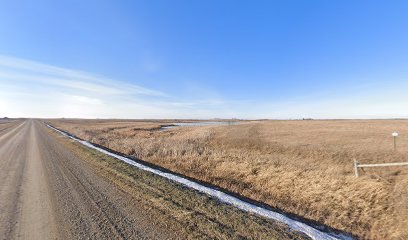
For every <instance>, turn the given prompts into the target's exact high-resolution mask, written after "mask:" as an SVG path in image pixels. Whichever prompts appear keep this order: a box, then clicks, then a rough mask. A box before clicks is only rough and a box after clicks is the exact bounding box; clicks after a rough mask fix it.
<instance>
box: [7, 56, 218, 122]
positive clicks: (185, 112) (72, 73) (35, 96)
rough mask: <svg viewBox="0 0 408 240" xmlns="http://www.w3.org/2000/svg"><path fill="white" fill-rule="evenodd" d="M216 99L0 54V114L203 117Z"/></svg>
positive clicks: (215, 104)
mask: <svg viewBox="0 0 408 240" xmlns="http://www.w3.org/2000/svg"><path fill="white" fill-rule="evenodd" d="M223 106H224V103H223V102H222V101H217V100H205V101H180V100H177V98H175V97H170V96H169V95H167V94H165V93H163V92H160V91H157V90H153V89H149V88H145V87H142V86H139V85H135V84H130V83H126V82H123V81H118V80H115V79H110V78H107V77H105V76H101V75H97V74H93V73H87V72H83V71H78V70H73V69H67V68H61V67H56V66H53V65H49V64H44V63H39V62H35V61H30V60H25V59H19V58H15V57H10V56H4V55H0V107H1V109H0V117H1V115H3V116H6V115H7V116H10V117H79V118H80V117H82V118H191V117H196V118H205V117H209V116H211V115H217V114H218V113H222V112H225V111H220V110H219V109H217V108H223Z"/></svg>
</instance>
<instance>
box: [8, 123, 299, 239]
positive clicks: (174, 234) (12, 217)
mask: <svg viewBox="0 0 408 240" xmlns="http://www.w3.org/2000/svg"><path fill="white" fill-rule="evenodd" d="M6 125H7V126H6ZM3 126H4V127H3ZM0 179H1V182H0V236H1V239H214V238H217V239H255V238H257V239H304V238H305V237H303V236H302V235H300V234H297V233H294V232H290V231H289V230H288V229H287V227H286V226H283V225H280V224H277V223H274V222H271V221H267V220H265V219H263V218H260V217H256V216H252V215H248V214H246V213H243V212H241V211H238V210H236V209H235V208H233V207H230V206H227V205H223V204H220V203H218V202H216V201H214V200H212V199H210V198H208V197H207V196H205V195H202V194H198V193H196V192H195V191H192V190H188V189H185V188H183V187H180V186H179V185H176V184H174V183H171V182H169V181H166V180H165V179H163V178H160V177H157V176H154V175H152V174H149V173H146V172H143V171H140V170H137V169H135V168H133V167H130V166H129V165H127V164H125V163H122V162H120V161H118V160H116V159H114V158H111V157H109V156H106V155H102V154H100V153H98V152H96V151H93V150H89V149H88V148H86V147H84V146H82V145H80V144H78V143H75V142H72V141H71V140H69V139H68V138H66V137H63V136H62V135H60V134H58V133H56V132H55V131H53V130H51V129H49V128H47V127H46V126H45V124H43V123H42V122H40V121H37V120H27V121H22V120H20V121H10V122H7V123H4V125H3V123H1V124H0Z"/></svg>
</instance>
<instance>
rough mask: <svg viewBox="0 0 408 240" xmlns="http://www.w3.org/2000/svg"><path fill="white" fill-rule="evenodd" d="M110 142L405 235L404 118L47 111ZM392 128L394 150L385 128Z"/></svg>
mask: <svg viewBox="0 0 408 240" xmlns="http://www.w3.org/2000/svg"><path fill="white" fill-rule="evenodd" d="M50 122H51V123H52V124H53V125H54V126H56V127H58V128H61V129H63V130H66V131H68V132H70V133H72V134H75V135H77V136H78V137H80V138H82V139H85V140H88V141H91V142H94V143H97V144H100V145H103V146H106V147H108V148H111V149H113V150H116V151H119V152H122V153H125V154H128V155H132V156H134V157H137V158H140V159H143V160H145V161H149V162H152V163H154V164H157V165H160V166H163V167H166V168H168V169H171V170H173V171H175V172H179V173H182V174H184V175H187V176H190V177H192V178H196V179H199V180H202V181H206V182H209V183H212V184H214V185H217V186H220V187H223V188H225V189H228V190H230V191H233V192H235V193H237V194H240V195H243V196H246V197H249V198H252V199H255V200H258V201H261V202H264V203H267V204H268V205H270V206H272V207H275V208H278V209H281V210H284V211H286V212H288V213H292V214H295V215H297V216H301V217H304V218H306V219H309V220H313V221H316V222H319V223H322V224H326V225H329V226H332V227H333V228H336V229H340V230H344V231H347V232H351V233H353V234H355V235H357V236H359V237H361V238H365V239H407V238H408V220H407V219H408V207H407V205H406V203H407V202H408V190H407V188H406V186H407V184H408V175H407V173H408V168H407V167H405V168H404V167H389V168H381V169H364V171H362V172H361V177H360V178H358V179H357V178H355V177H354V172H353V158H356V159H357V160H358V161H359V162H362V163H383V162H399V161H407V160H408V121H406V120H344V121H343V120H338V121H337V120H336V121H334V120H333V121H254V122H243V123H242V124H237V125H223V126H214V125H212V126H199V127H180V128H172V129H168V130H164V131H163V130H160V125H166V124H169V123H171V121H131V120H121V121H117V120H51V121H50ZM396 130H397V131H400V132H401V136H400V137H399V139H398V151H396V152H395V151H393V141H392V137H391V133H392V132H393V131H396Z"/></svg>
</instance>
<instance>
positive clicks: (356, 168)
mask: <svg viewBox="0 0 408 240" xmlns="http://www.w3.org/2000/svg"><path fill="white" fill-rule="evenodd" d="M354 173H355V174H356V177H358V162H357V160H356V159H355V158H354Z"/></svg>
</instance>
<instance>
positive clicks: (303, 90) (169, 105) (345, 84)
mask: <svg viewBox="0 0 408 240" xmlns="http://www.w3.org/2000/svg"><path fill="white" fill-rule="evenodd" d="M407 12H408V2H406V1H210V0H208V1H198V0H189V1H179V0H174V1H155V0H150V1H42V0H39V1H20V0H16V1H2V0H0V36H1V37H0V116H2V115H7V116H12V117H19V116H22V117H86V118H96V117H98V118H110V117H115V118H213V117H227V118H230V117H237V118H302V117H312V118H391V117H408V111H407V109H408V94H406V91H405V89H407V87H408V67H407V66H408V44H407V43H408V30H407V26H408V15H407V14H406V13H407Z"/></svg>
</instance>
